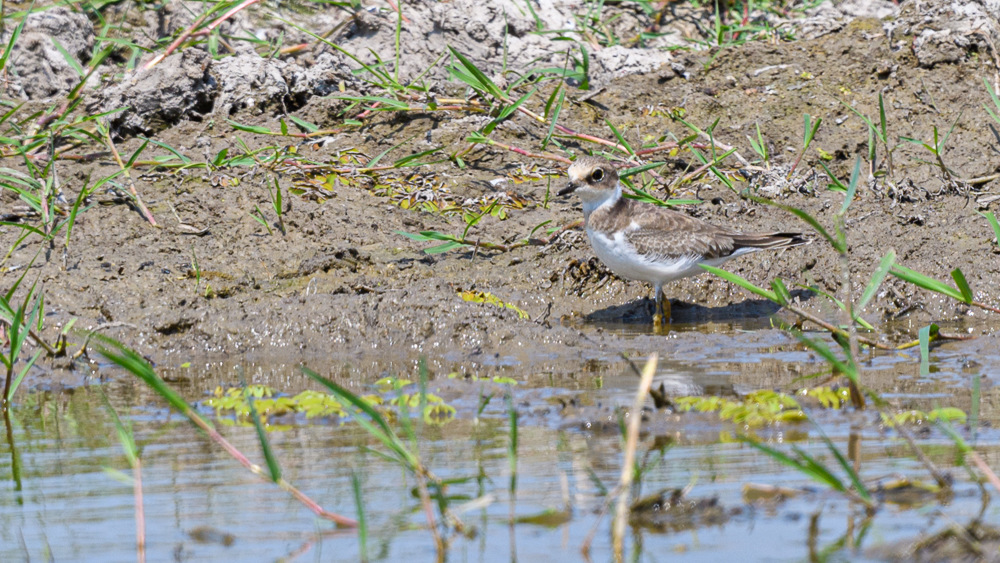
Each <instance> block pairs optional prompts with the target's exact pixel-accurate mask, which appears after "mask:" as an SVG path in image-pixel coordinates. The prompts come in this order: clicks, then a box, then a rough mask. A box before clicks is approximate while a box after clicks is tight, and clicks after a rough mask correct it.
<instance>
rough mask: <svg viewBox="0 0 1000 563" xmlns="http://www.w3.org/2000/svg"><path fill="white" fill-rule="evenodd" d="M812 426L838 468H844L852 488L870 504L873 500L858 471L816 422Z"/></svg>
mask: <svg viewBox="0 0 1000 563" xmlns="http://www.w3.org/2000/svg"><path fill="white" fill-rule="evenodd" d="M813 426H815V427H816V431H817V432H819V436H820V438H822V439H823V442H824V443H825V444H826V447H827V449H828V450H830V453H831V454H833V457H835V458H837V463H839V464H840V468H841V469H843V470H844V473H846V474H847V476H848V477H850V479H851V484H852V485H854V490H855V492H857V493H858V496H859V497H861V498H863V499H864V500H865V501H866V502H868V503H870V504H871V503H873V502H874V501H873V500H872V496H871V493H869V492H868V487H866V486H865V483H864V481H862V480H861V476H860V475H858V472H857V471H855V470H854V467H853V466H852V465H851V464H850V463H848V461H847V459H846V458H844V454H842V453H840V450H839V449H837V446H835V445H834V444H833V441H831V440H830V438H829V437H827V435H826V434H825V433H824V432H823V430H822V429H821V428H820V427H819V425H818V424H816V423H815V422H813Z"/></svg>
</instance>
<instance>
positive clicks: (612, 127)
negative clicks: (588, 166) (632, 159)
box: [604, 118, 635, 156]
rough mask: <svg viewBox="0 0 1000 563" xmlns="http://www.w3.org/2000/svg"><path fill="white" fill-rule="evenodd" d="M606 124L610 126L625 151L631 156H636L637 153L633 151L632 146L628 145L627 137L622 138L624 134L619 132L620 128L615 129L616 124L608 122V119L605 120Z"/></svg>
mask: <svg viewBox="0 0 1000 563" xmlns="http://www.w3.org/2000/svg"><path fill="white" fill-rule="evenodd" d="M604 122H605V123H607V124H608V127H610V128H611V131H612V132H613V133H614V134H615V138H616V139H618V144H619V145H621V146H623V147H625V150H626V151H628V154H629V155H630V156H635V151H634V150H632V145H630V144H628V141H626V140H625V137H622V134H621V133H620V132H619V131H618V128H617V127H615V124H614V123H611V122H610V121H608V119H607V118H605V119H604Z"/></svg>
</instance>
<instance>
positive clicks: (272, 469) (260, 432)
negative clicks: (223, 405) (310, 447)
mask: <svg viewBox="0 0 1000 563" xmlns="http://www.w3.org/2000/svg"><path fill="white" fill-rule="evenodd" d="M241 373H242V372H241ZM243 399H244V400H245V401H246V402H247V406H248V407H250V420H252V421H253V427H254V428H255V429H256V430H257V439H258V440H259V441H260V449H261V451H262V452H264V461H265V462H267V470H268V472H269V473H270V475H271V481H274V482H275V483H277V482H278V481H280V480H281V466H280V465H278V458H277V457H275V455H274V450H272V449H271V441H270V440H268V439H267V431H266V430H264V424H263V423H262V422H261V421H260V414H258V413H257V406H256V405H254V398H253V396H252V395H251V394H250V390H249V388H247V385H246V382H244V383H243Z"/></svg>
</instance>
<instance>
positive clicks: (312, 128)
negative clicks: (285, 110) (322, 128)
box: [288, 115, 319, 133]
mask: <svg viewBox="0 0 1000 563" xmlns="http://www.w3.org/2000/svg"><path fill="white" fill-rule="evenodd" d="M288 119H289V120H291V121H292V123H294V124H296V125H298V126H299V127H301V128H302V130H303V131H305V132H306V133H315V132H316V131H319V125H315V124H313V123H309V122H308V121H306V120H305V119H301V118H299V117H295V116H294V115H289V116H288Z"/></svg>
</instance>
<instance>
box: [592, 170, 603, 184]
mask: <svg viewBox="0 0 1000 563" xmlns="http://www.w3.org/2000/svg"><path fill="white" fill-rule="evenodd" d="M590 179H591V180H593V181H595V182H600V181H601V180H603V179H604V170H602V169H600V168H598V169H597V170H594V171H593V172H591V174H590Z"/></svg>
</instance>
